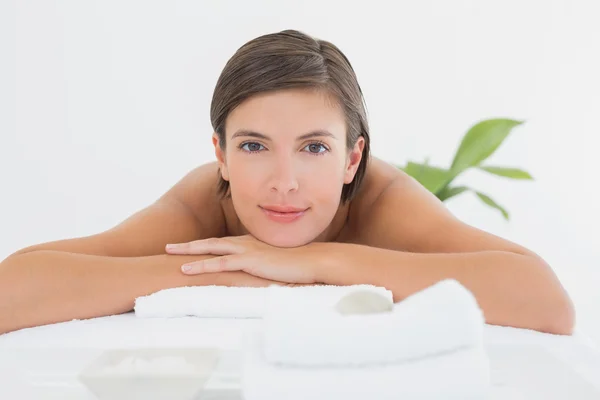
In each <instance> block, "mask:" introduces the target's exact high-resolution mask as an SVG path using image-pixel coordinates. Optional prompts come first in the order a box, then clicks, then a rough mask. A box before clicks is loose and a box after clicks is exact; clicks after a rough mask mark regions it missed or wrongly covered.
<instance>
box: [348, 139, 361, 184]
mask: <svg viewBox="0 0 600 400" xmlns="http://www.w3.org/2000/svg"><path fill="white" fill-rule="evenodd" d="M364 148H365V138H364V137H362V136H360V137H359V138H358V140H357V141H356V143H355V144H354V147H353V148H352V150H351V151H350V152H349V153H348V159H347V160H346V170H345V171H344V183H345V184H348V183H350V182H352V180H353V179H354V175H356V170H357V169H358V166H359V165H360V161H361V160H362V154H363V153H362V152H363V149H364Z"/></svg>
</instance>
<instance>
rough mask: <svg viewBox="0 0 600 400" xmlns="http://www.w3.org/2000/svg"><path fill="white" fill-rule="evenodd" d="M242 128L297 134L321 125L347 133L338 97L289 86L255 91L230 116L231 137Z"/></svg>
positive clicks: (337, 134) (340, 132) (278, 133)
mask: <svg viewBox="0 0 600 400" xmlns="http://www.w3.org/2000/svg"><path fill="white" fill-rule="evenodd" d="M238 129H248V130H252V131H256V132H260V133H263V134H266V135H270V136H271V135H276V136H282V135H283V136H286V135H291V136H297V135H301V134H303V133H307V132H309V131H314V130H317V129H323V130H328V131H329V132H331V133H333V134H334V135H336V136H339V135H345V133H346V122H345V116H344V112H343V110H342V108H341V107H340V105H339V102H338V101H337V99H336V98H335V97H334V96H332V95H330V94H328V93H326V92H324V91H321V90H314V89H287V90H280V91H275V92H267V93H260V94H257V95H254V96H252V97H250V98H249V99H247V100H246V101H244V102H243V103H241V104H240V105H239V106H238V107H236V108H235V109H234V110H233V111H232V112H231V113H230V114H229V116H228V117H227V121H226V124H225V131H226V133H227V137H228V138H230V137H231V136H232V135H233V133H234V132H235V131H236V130H238Z"/></svg>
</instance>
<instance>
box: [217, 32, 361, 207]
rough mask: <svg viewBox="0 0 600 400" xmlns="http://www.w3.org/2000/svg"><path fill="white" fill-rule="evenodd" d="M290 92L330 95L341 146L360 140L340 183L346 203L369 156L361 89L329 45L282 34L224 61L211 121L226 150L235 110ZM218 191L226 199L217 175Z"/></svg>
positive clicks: (342, 57) (261, 39)
mask: <svg viewBox="0 0 600 400" xmlns="http://www.w3.org/2000/svg"><path fill="white" fill-rule="evenodd" d="M291 88H314V89H321V90H325V91H327V92H328V93H330V94H333V95H334V96H335V97H336V98H337V100H338V101H339V104H340V105H341V106H342V107H343V110H344V114H345V116H346V125H347V134H346V147H347V148H348V149H352V148H353V147H354V145H355V144H356V141H357V140H358V138H359V137H360V136H362V137H364V140H365V145H364V148H363V153H362V159H361V162H360V165H359V166H358V169H357V171H356V175H355V176H354V179H353V180H352V182H350V183H349V184H344V187H343V189H342V196H341V201H342V202H347V201H349V200H351V199H352V198H353V197H354V196H355V195H356V192H357V191H358V188H359V187H360V184H361V182H362V180H363V178H364V176H365V172H366V169H367V163H368V161H369V160H368V159H369V157H370V143H369V126H368V124H367V115H366V106H365V102H364V98H363V94H362V90H361V89H360V86H359V84H358V81H357V79H356V74H355V73H354V69H353V68H352V66H351V65H350V61H348V59H347V58H346V56H345V55H344V54H343V53H342V52H341V51H340V50H339V49H338V48H337V47H336V46H335V45H333V44H332V43H330V42H327V41H325V40H318V39H315V38H312V37H310V36H308V35H306V34H304V33H302V32H299V31H295V30H285V31H282V32H278V33H271V34H267V35H263V36H260V37H258V38H256V39H253V40H251V41H249V42H248V43H246V44H244V45H243V46H242V47H240V48H239V49H238V51H236V53H235V54H234V55H233V56H232V57H231V58H230V59H229V61H228V62H227V64H226V65H225V68H223V71H222V72H221V75H220V76H219V80H218V81H217V85H216V87H215V91H214V93H213V98H212V102H211V106H210V119H211V123H212V126H213V129H214V131H215V132H216V134H217V136H218V138H219V145H220V146H221V148H222V149H223V150H225V146H226V143H225V137H226V136H225V121H226V119H227V116H228V115H229V113H231V111H233V109H234V108H236V107H237V106H238V105H240V104H241V103H242V102H243V101H244V100H246V99H248V98H249V97H251V96H252V95H255V94H258V93H262V92H268V91H275V90H281V89H291ZM218 179H219V183H218V191H219V194H220V195H221V196H223V197H226V196H228V195H229V194H230V192H229V182H228V181H226V180H224V179H222V178H221V176H220V174H219V178H218Z"/></svg>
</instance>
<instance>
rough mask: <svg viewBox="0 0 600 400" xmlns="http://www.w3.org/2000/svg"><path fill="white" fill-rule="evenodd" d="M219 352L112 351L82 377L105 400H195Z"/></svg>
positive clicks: (95, 362) (177, 349) (217, 359)
mask: <svg viewBox="0 0 600 400" xmlns="http://www.w3.org/2000/svg"><path fill="white" fill-rule="evenodd" d="M220 354H221V349H218V348H194V349H184V348H172V349H165V348H156V349H154V348H152V349H118V350H108V351H106V352H105V353H103V354H102V355H101V356H100V357H98V358H97V359H96V360H94V361H92V363H90V364H89V365H88V366H87V367H86V368H85V369H84V370H83V371H82V372H81V373H80V374H79V376H78V378H79V380H80V381H81V382H83V383H84V384H85V385H86V386H87V388H88V389H89V390H90V391H91V392H92V393H94V394H95V395H96V397H97V398H98V399H101V400H104V399H106V400H108V399H110V400H121V399H123V400H137V399H140V400H141V399H144V400H159V399H160V400H162V399H177V400H179V399H181V400H192V399H194V398H197V397H198V396H199V394H200V393H201V392H202V390H203V388H204V386H205V384H206V382H207V381H208V380H209V378H210V377H211V375H212V374H213V372H214V371H215V369H216V367H217V362H218V361H219V356H220Z"/></svg>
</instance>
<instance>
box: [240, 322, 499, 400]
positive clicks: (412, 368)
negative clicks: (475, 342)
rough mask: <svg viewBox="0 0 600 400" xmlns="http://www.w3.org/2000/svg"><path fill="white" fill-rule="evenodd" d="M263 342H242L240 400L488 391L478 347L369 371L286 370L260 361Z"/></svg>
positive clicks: (455, 398) (449, 396) (431, 399)
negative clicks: (243, 351) (242, 360)
mask: <svg viewBox="0 0 600 400" xmlns="http://www.w3.org/2000/svg"><path fill="white" fill-rule="evenodd" d="M263 340H264V338H263V337H262V335H261V334H260V333H255V334H253V335H251V336H249V337H248V338H247V339H246V342H245V343H246V347H245V350H246V351H245V353H244V362H243V372H242V382H241V383H242V398H243V399H244V400H281V399H286V400H296V399H297V400H306V399H311V400H331V399H344V400H365V399H377V400H388V399H389V400H391V399H394V400H397V399H410V400H417V399H423V400H424V399H427V400H441V399H443V400H475V399H485V398H487V395H488V393H489V389H490V372H489V371H490V367H489V361H488V358H487V355H486V353H485V352H484V350H483V347H481V346H479V347H472V348H466V349H461V350H456V351H454V352H450V353H447V354H445V355H438V356H435V357H427V358H422V359H419V360H416V361H407V362H403V363H397V364H387V365H380V366H369V367H333V368H326V367H286V366H275V365H272V364H269V363H268V362H267V361H266V360H265V359H264V357H263V354H262V350H263V343H262V341H263Z"/></svg>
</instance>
